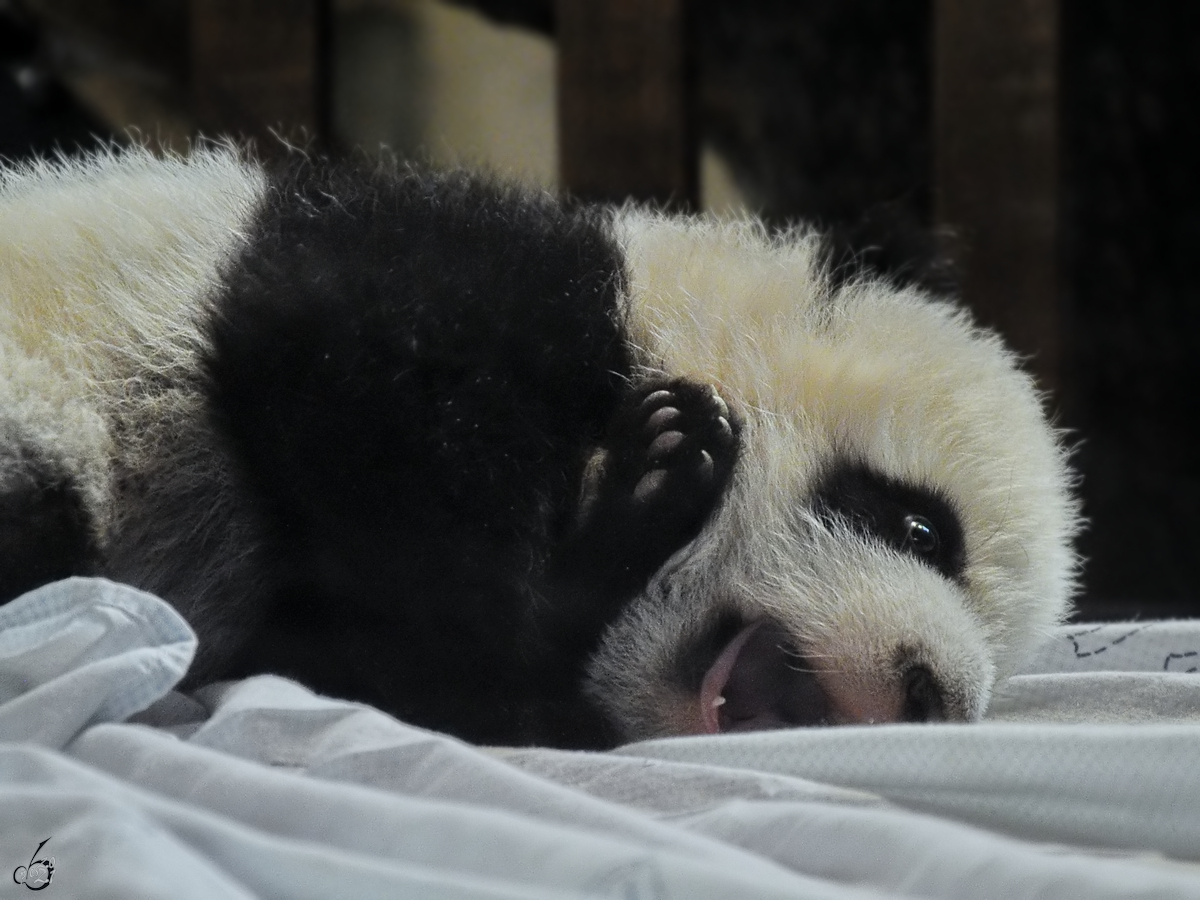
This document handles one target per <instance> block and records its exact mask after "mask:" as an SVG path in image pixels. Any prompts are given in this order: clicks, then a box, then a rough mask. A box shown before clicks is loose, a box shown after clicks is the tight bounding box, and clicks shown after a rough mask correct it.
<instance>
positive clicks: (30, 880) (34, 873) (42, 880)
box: [13, 838, 54, 891]
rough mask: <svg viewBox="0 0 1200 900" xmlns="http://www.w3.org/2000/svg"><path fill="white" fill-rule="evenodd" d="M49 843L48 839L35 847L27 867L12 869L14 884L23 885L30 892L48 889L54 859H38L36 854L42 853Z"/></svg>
mask: <svg viewBox="0 0 1200 900" xmlns="http://www.w3.org/2000/svg"><path fill="white" fill-rule="evenodd" d="M49 841H50V838H46V840H44V841H42V842H41V843H40V844H38V845H37V849H36V850H34V851H33V855H32V856H30V857H29V865H26V866H17V867H16V868H15V869H13V881H14V882H15V883H16V884H23V885H25V887H27V888H29V889H30V890H31V891H40V890H43V889H45V888H48V887H50V879H51V878H53V877H54V857H53V856H50V857H46V858H44V859H38V854H39V853H41V852H42V848H43V847H45V846H46V844H47V843H48V842H49Z"/></svg>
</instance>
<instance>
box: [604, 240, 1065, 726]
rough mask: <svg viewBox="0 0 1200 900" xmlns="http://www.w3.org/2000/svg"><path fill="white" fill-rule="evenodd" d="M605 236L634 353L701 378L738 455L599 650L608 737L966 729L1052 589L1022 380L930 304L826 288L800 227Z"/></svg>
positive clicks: (1052, 608) (1049, 450) (1045, 450)
mask: <svg viewBox="0 0 1200 900" xmlns="http://www.w3.org/2000/svg"><path fill="white" fill-rule="evenodd" d="M624 227H625V228H626V231H625V241H626V247H627V255H628V258H629V259H630V260H631V271H632V273H633V274H632V276H631V279H630V280H631V285H632V287H631V291H632V293H633V306H634V313H633V318H634V319H635V325H634V326H633V330H634V332H635V334H638V335H639V339H638V344H639V346H640V347H641V348H642V351H643V357H642V358H643V362H644V364H645V365H646V367H647V369H648V370H653V369H655V368H661V369H667V370H672V371H674V370H676V369H678V367H679V366H681V365H687V364H688V363H690V364H691V365H692V366H694V367H695V370H694V371H693V373H692V377H694V378H696V379H697V380H709V381H711V382H712V383H713V384H715V385H717V388H718V391H719V392H720V393H721V395H722V396H723V397H724V398H725V400H726V401H727V402H728V403H729V405H730V407H731V409H732V410H733V411H734V413H735V415H737V416H738V417H739V419H740V421H741V422H742V450H741V454H740V457H739V460H738V463H737V470H736V472H735V475H734V477H733V478H732V479H731V482H730V487H729V493H728V495H727V496H726V497H725V499H724V502H723V503H722V505H721V507H720V509H719V510H718V511H717V512H716V514H715V516H714V518H713V520H712V521H711V522H710V523H709V526H708V528H707V529H706V531H705V532H704V533H703V534H702V535H701V536H700V537H699V538H698V539H697V540H696V541H694V542H693V543H692V544H691V545H689V546H688V547H687V548H685V549H684V550H683V551H681V552H680V553H678V554H676V556H675V557H674V558H673V559H672V560H671V562H670V563H669V564H668V565H667V566H666V567H664V569H663V570H662V571H661V572H660V573H659V574H658V576H657V577H656V578H655V579H654V580H653V581H652V582H651V584H650V585H649V586H648V588H647V590H646V591H645V592H644V593H643V594H642V595H641V596H639V597H638V598H637V599H636V600H635V601H634V602H633V603H632V604H631V605H630V606H629V607H628V608H627V609H626V610H625V612H624V613H623V615H622V617H621V618H620V619H619V620H618V621H616V622H615V623H614V624H613V625H612V627H611V629H610V630H609V632H608V633H607V635H606V636H605V638H604V640H603V641H602V642H601V646H600V649H599V651H598V652H597V654H596V656H595V657H594V658H593V660H592V663H591V666H590V669H589V677H590V681H589V690H590V691H591V692H592V695H593V696H594V697H595V698H596V699H597V702H599V703H600V704H601V705H603V706H604V707H605V708H606V709H608V710H609V711H610V715H611V716H612V717H613V718H614V719H615V720H616V721H619V722H621V723H623V724H624V726H625V729H626V731H625V735H626V737H629V738H646V737H651V736H662V735H668V734H681V733H684V734H686V733H713V732H718V731H721V732H724V731H731V730H734V731H736V730H745V729H753V728H763V727H783V726H789V725H816V724H837V723H852V722H869V721H928V720H940V719H948V720H972V719H976V718H978V717H979V716H980V715H982V713H983V711H984V709H985V708H986V705H987V702H988V699H989V697H990V694H991V692H992V689H993V686H994V684H995V683H996V681H997V679H998V678H1001V677H1003V676H1005V675H1007V674H1008V673H1010V672H1011V671H1013V670H1014V668H1015V667H1016V666H1017V665H1019V664H1020V662H1021V661H1022V660H1023V658H1024V657H1025V655H1026V654H1027V653H1028V652H1029V650H1030V649H1031V647H1032V646H1033V644H1034V643H1036V641H1038V640H1039V639H1040V637H1041V636H1042V635H1043V634H1044V633H1045V632H1046V631H1048V630H1049V628H1050V627H1051V626H1053V625H1054V624H1056V623H1057V622H1058V621H1059V619H1060V617H1061V616H1062V615H1063V613H1064V611H1065V609H1066V605H1067V601H1068V598H1069V596H1070V594H1071V591H1072V589H1073V584H1072V579H1073V576H1074V556H1073V554H1072V551H1071V549H1070V540H1071V538H1072V536H1073V533H1074V530H1075V527H1076V509H1075V505H1074V501H1073V500H1072V499H1071V498H1070V496H1069V494H1068V493H1067V486H1068V485H1069V483H1070V478H1069V475H1068V473H1067V468H1066V460H1065V457H1064V452H1063V450H1062V449H1061V447H1060V445H1059V444H1058V443H1057V441H1056V439H1055V436H1054V435H1053V433H1052V432H1051V431H1050V429H1048V428H1047V427H1046V425H1045V422H1044V414H1043V411H1042V409H1041V404H1040V400H1039V397H1038V395H1037V394H1036V392H1035V391H1034V390H1033V388H1032V386H1031V384H1030V382H1029V380H1028V378H1027V377H1026V376H1025V375H1024V374H1022V373H1021V372H1020V371H1019V370H1018V369H1017V367H1016V366H1015V365H1014V362H1013V359H1012V358H1011V357H1010V355H1009V354H1008V353H1007V352H1006V351H1005V350H1004V349H1003V348H1002V347H1001V346H1000V345H999V343H998V342H997V341H996V339H995V338H994V337H992V336H991V335H989V334H986V333H984V332H981V331H979V330H977V329H975V328H974V327H973V326H972V325H971V324H970V323H969V322H968V321H967V320H966V319H965V317H963V316H962V315H961V314H960V313H957V312H955V311H954V310H952V309H950V308H949V307H948V306H944V305H941V304H938V303H936V302H931V301H929V300H928V299H927V298H924V297H920V296H918V295H916V294H908V293H905V292H897V291H894V290H891V289H890V288H887V287H886V286H883V285H878V284H871V283H869V282H862V283H851V284H849V285H846V286H843V287H841V288H840V289H832V288H829V287H827V285H826V283H825V282H823V280H822V277H821V274H820V268H819V258H818V255H817V248H816V247H815V246H814V245H811V244H806V243H805V239H804V237H803V236H800V237H799V238H796V237H795V236H793V238H792V239H791V240H789V241H787V242H773V241H770V240H768V239H767V238H765V237H763V236H762V235H761V234H760V233H759V232H758V231H757V230H755V229H754V228H753V227H752V226H744V225H734V226H730V225H719V224H715V223H706V224H702V225H700V226H695V225H693V226H692V229H693V230H692V231H690V232H686V231H685V230H684V229H682V228H681V227H680V225H679V224H678V223H677V222H674V221H668V220H663V219H654V218H650V217H635V218H633V219H632V220H630V221H628V222H626V223H624ZM666 273H670V275H669V277H668V276H667V275H666ZM639 304H645V306H644V307H641V308H639ZM641 311H644V313H645V317H644V318H642V319H640V320H639V319H638V314H639V312H641ZM733 348H736V349H733ZM731 351H732V352H731ZM685 360H686V361H687V362H685ZM730 361H736V362H734V363H733V364H730ZM705 367H708V368H707V369H706V368H705Z"/></svg>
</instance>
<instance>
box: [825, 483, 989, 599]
mask: <svg viewBox="0 0 1200 900" xmlns="http://www.w3.org/2000/svg"><path fill="white" fill-rule="evenodd" d="M813 503H814V505H815V507H816V509H817V511H818V512H819V513H820V514H821V515H822V516H824V517H826V518H827V519H828V518H839V519H842V520H843V521H845V522H847V523H848V524H849V525H850V526H851V527H852V528H854V529H856V530H858V531H859V532H861V533H862V534H865V535H870V536H871V537H875V538H878V539H879V540H881V541H883V542H884V543H886V544H888V545H889V546H892V547H895V548H896V549H897V550H900V551H901V552H904V553H908V554H910V555H912V556H913V557H915V558H916V559H919V560H921V562H923V563H925V564H927V565H929V566H932V567H933V568H934V569H936V570H937V571H938V572H941V573H942V574H943V575H945V576H946V577H947V578H950V579H955V580H957V579H959V578H961V577H962V573H963V567H964V566H965V565H966V554H965V550H964V546H963V528H962V523H961V522H960V521H959V518H958V514H957V513H956V512H955V510H954V507H953V506H952V505H951V503H950V501H949V500H947V499H946V497H945V496H943V495H942V494H941V493H939V492H938V491H936V490H933V489H932V488H929V487H926V486H924V485H915V484H910V483H908V482H905V481H901V480H899V479H896V478H889V477H888V476H886V475H880V474H879V473H878V472H875V471H873V470H872V469H869V468H868V467H867V466H865V465H863V464H862V463H855V462H839V463H837V464H835V465H834V466H833V467H832V468H831V469H830V471H829V472H828V473H827V474H826V475H825V477H824V478H823V479H822V480H821V482H820V484H819V486H818V488H817V491H816V493H815V494H814V495H813Z"/></svg>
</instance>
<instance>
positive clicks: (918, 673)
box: [900, 665, 946, 722]
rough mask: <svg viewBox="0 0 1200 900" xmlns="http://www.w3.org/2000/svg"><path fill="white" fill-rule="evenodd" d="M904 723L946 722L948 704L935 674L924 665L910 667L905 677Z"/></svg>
mask: <svg viewBox="0 0 1200 900" xmlns="http://www.w3.org/2000/svg"><path fill="white" fill-rule="evenodd" d="M902 692H903V706H902V708H901V711H900V721H902V722H944V721H946V704H945V701H944V700H943V698H942V689H941V686H940V685H939V684H938V682H937V679H936V678H934V677H933V673H932V672H930V671H929V669H927V668H925V666H922V665H914V666H910V667H909V668H908V670H907V671H906V672H905V673H904V677H903V687H902Z"/></svg>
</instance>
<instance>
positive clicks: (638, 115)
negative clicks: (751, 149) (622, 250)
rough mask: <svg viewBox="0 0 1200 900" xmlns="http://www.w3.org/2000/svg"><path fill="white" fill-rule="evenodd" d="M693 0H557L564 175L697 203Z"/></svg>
mask: <svg viewBox="0 0 1200 900" xmlns="http://www.w3.org/2000/svg"><path fill="white" fill-rule="evenodd" d="M685 6H686V0H601V2H597V0H557V2H556V5H555V18H556V23H557V37H558V129H559V153H560V160H561V167H560V171H561V176H562V185H563V187H564V188H565V189H566V190H567V191H569V192H570V193H572V194H574V195H576V196H580V197H585V198H587V199H593V200H621V199H624V198H626V197H634V198H637V199H639V200H652V201H657V202H660V203H669V204H670V205H673V206H676V207H686V206H691V205H694V203H695V199H696V158H697V149H696V141H695V139H694V135H693V132H692V116H691V101H690V92H691V91H690V89H691V77H690V72H689V68H690V67H689V64H688V41H687V27H686V19H685V15H684V13H685Z"/></svg>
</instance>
